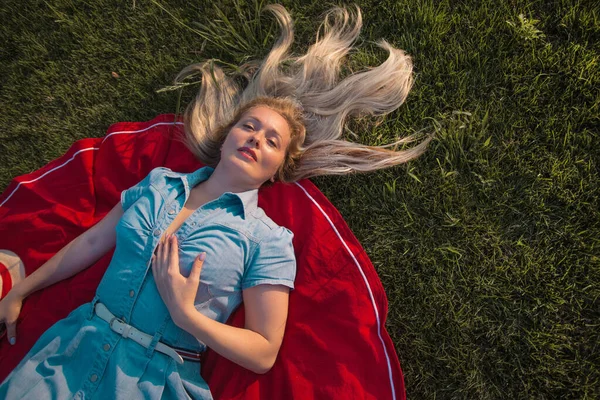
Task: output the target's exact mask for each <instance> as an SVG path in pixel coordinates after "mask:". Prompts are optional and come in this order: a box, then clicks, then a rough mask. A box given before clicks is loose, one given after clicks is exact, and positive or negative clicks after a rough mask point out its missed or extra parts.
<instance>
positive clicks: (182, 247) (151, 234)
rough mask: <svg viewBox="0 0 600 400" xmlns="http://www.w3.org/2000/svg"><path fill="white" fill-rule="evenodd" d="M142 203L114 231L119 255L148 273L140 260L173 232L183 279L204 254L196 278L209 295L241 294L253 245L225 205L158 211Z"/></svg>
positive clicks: (239, 220)
mask: <svg viewBox="0 0 600 400" xmlns="http://www.w3.org/2000/svg"><path fill="white" fill-rule="evenodd" d="M143 203H144V202H142V201H138V202H136V203H135V204H133V205H132V206H131V207H130V208H129V209H128V210H127V211H126V212H125V213H124V215H123V218H122V220H121V221H120V222H119V224H118V226H117V246H118V247H121V248H120V249H119V250H120V251H119V254H120V255H121V256H123V257H125V258H130V259H132V260H131V261H134V260H135V259H138V262H137V263H136V262H132V263H131V264H130V265H137V266H138V268H145V269H147V268H148V267H149V265H148V263H139V259H146V260H149V258H150V257H151V255H152V254H153V253H154V251H155V250H156V248H157V246H158V243H159V242H160V239H161V237H163V236H164V235H165V234H167V233H170V232H175V235H176V236H177V244H178V249H177V253H178V258H179V267H180V272H181V273H182V275H184V276H188V275H189V272H190V270H191V267H192V265H193V262H194V259H195V258H196V256H198V254H200V253H201V252H206V254H207V256H206V260H205V261H204V265H203V269H202V273H201V277H200V279H201V282H202V284H204V285H206V286H207V288H208V289H209V292H210V293H211V294H212V295H213V296H214V295H219V294H221V295H223V294H225V293H231V292H233V291H239V290H241V280H242V277H243V275H244V271H245V268H246V266H247V265H249V264H250V260H251V257H252V254H253V251H254V249H255V247H256V243H257V240H255V239H254V238H253V236H252V233H251V232H249V230H248V229H247V228H248V227H247V225H246V224H245V221H244V219H243V218H242V215H240V213H239V212H238V210H236V209H235V208H232V207H229V206H228V205H227V204H223V205H218V204H210V205H209V207H200V208H198V209H196V210H188V209H186V208H184V207H182V205H181V204H179V203H177V202H172V203H171V204H168V203H165V204H163V205H161V206H160V207H155V206H153V204H152V202H149V201H146V203H147V204H143ZM144 272H145V271H144Z"/></svg>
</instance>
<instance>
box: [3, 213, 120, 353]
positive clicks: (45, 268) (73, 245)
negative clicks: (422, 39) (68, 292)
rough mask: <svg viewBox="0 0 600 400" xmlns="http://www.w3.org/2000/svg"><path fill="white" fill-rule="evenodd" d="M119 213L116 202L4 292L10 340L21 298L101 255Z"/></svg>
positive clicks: (111, 242)
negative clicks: (94, 223) (79, 233)
mask: <svg viewBox="0 0 600 400" xmlns="http://www.w3.org/2000/svg"><path fill="white" fill-rule="evenodd" d="M122 215H123V208H122V207H121V204H120V203H119V204H117V205H116V206H115V207H114V208H113V209H112V210H111V211H110V212H109V213H108V214H107V215H106V216H105V217H104V218H102V220H100V222H98V223H97V224H96V225H94V226H93V227H91V228H90V229H88V230H87V231H85V232H84V233H82V234H81V235H79V236H78V237H77V238H75V239H73V240H72V241H71V242H70V243H69V244H67V245H66V246H65V247H63V248H62V249H61V250H60V251H59V252H58V253H56V254H55V255H54V256H53V257H52V258H51V259H49V260H48V261H46V262H45V263H44V264H43V265H42V266H41V267H39V268H38V269H37V270H36V271H35V272H33V273H32V274H31V275H29V276H28V277H27V278H25V279H24V280H22V281H21V282H19V283H17V284H16V285H15V286H14V287H13V288H12V289H11V290H10V291H9V292H8V293H7V294H6V296H5V297H4V298H3V299H2V301H0V323H4V324H5V325H6V336H7V338H8V341H9V342H10V344H15V342H16V337H17V331H16V330H17V328H16V325H17V318H18V317H19V313H20V312H21V306H22V304H23V300H24V299H25V298H26V297H27V296H29V295H30V294H31V293H33V292H35V291H37V290H40V289H42V288H45V287H47V286H50V285H52V284H53V283H56V282H59V281H61V280H63V279H66V278H68V277H70V276H73V275H75V274H76V273H77V272H79V271H81V270H83V269H85V268H87V267H89V266H90V265H92V264H93V263H94V262H95V261H97V260H98V259H99V258H100V257H102V255H104V254H105V253H106V252H107V251H108V250H109V249H110V248H112V247H113V246H114V245H115V241H116V232H115V228H116V225H117V222H118V221H119V219H120V218H121V216H122Z"/></svg>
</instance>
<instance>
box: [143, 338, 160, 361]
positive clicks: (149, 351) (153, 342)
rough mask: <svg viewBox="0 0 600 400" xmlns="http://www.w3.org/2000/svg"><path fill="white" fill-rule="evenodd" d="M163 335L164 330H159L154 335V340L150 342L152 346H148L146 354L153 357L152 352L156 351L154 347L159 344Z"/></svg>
mask: <svg viewBox="0 0 600 400" xmlns="http://www.w3.org/2000/svg"><path fill="white" fill-rule="evenodd" d="M161 337H162V332H161V331H157V332H156V333H155V334H154V336H153V337H152V341H151V342H150V346H148V348H147V349H146V356H147V357H148V358H150V357H152V353H154V349H155V348H156V345H157V344H158V342H159V340H160V338H161Z"/></svg>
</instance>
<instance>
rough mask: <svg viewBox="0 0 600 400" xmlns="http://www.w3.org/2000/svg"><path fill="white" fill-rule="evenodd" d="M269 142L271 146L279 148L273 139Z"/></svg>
mask: <svg viewBox="0 0 600 400" xmlns="http://www.w3.org/2000/svg"><path fill="white" fill-rule="evenodd" d="M267 142H268V143H269V146H271V147H277V143H275V141H274V140H273V139H269V140H268V141H267Z"/></svg>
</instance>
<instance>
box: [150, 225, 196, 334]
mask: <svg viewBox="0 0 600 400" xmlns="http://www.w3.org/2000/svg"><path fill="white" fill-rule="evenodd" d="M205 258H206V253H204V252H203V253H200V255H199V256H198V257H196V259H195V260H194V264H193V265H192V270H191V271H190V275H189V276H188V277H187V278H186V277H185V276H183V275H181V272H180V271H179V247H178V245H177V237H176V236H175V235H169V236H168V237H166V238H163V239H162V240H161V242H160V243H159V244H158V247H157V249H156V255H154V256H152V273H153V274H154V280H155V282H156V286H157V287H158V292H159V293H160V296H161V297H162V299H163V301H164V302H165V304H166V306H167V309H168V310H169V313H170V314H171V318H172V319H173V322H175V324H177V325H178V326H179V325H180V324H181V323H182V322H183V321H184V318H186V315H189V313H190V312H192V311H195V309H194V300H195V298H196V293H197V292H198V285H199V284H200V272H201V271H202V264H203V263H204V259H205Z"/></svg>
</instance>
